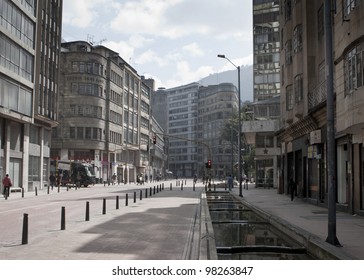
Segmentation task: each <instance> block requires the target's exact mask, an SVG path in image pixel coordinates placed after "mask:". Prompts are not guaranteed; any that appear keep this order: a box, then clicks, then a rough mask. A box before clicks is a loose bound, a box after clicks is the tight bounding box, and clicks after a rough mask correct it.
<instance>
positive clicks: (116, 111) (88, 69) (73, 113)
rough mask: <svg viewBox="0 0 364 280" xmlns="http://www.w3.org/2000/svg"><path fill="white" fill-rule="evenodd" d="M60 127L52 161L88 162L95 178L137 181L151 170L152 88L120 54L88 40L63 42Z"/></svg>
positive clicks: (57, 129) (53, 143) (53, 139)
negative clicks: (114, 175)
mask: <svg viewBox="0 0 364 280" xmlns="http://www.w3.org/2000/svg"><path fill="white" fill-rule="evenodd" d="M61 81H62V86H61V87H60V102H59V106H60V118H59V126H58V127H57V128H55V129H53V134H52V141H53V142H52V158H53V159H58V160H65V161H85V162H89V163H92V164H93V166H94V171H95V174H96V178H98V181H100V182H107V181H108V180H110V178H111V176H112V175H113V174H116V175H117V178H118V180H119V182H125V183H127V182H136V177H137V175H140V174H143V175H145V173H146V172H147V171H148V170H149V169H148V167H149V166H150V153H149V148H150V137H151V128H152V122H151V109H150V98H151V92H152V88H151V86H152V85H151V84H150V81H147V80H144V77H140V76H139V75H138V73H137V71H136V70H135V69H133V68H132V67H131V66H130V65H129V64H128V63H126V62H125V61H124V60H123V59H122V58H121V57H120V56H119V55H118V53H116V52H114V51H112V50H110V49H108V48H106V47H104V46H93V45H91V44H90V43H88V42H84V41H76V42H68V43H63V44H62V55H61Z"/></svg>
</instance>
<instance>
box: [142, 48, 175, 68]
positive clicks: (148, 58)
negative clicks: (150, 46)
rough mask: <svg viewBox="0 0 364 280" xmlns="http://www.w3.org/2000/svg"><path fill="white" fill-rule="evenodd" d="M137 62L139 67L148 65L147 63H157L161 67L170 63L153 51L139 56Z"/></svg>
mask: <svg viewBox="0 0 364 280" xmlns="http://www.w3.org/2000/svg"><path fill="white" fill-rule="evenodd" d="M135 62H136V63H137V65H142V64H147V63H157V64H158V65H159V66H165V65H167V64H168V62H167V61H166V60H165V59H162V58H160V57H158V55H157V53H156V52H154V51H152V50H147V51H146V52H144V53H142V54H141V55H139V56H138V57H137V58H136V59H135Z"/></svg>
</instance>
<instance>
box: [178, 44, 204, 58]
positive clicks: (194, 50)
mask: <svg viewBox="0 0 364 280" xmlns="http://www.w3.org/2000/svg"><path fill="white" fill-rule="evenodd" d="M183 49H184V50H185V51H187V52H188V53H189V54H191V55H192V56H201V55H203V54H204V52H203V51H202V50H201V48H200V47H199V45H198V44H197V43H191V44H188V45H185V46H184V47H183Z"/></svg>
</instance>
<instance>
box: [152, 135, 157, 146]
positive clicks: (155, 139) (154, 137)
mask: <svg viewBox="0 0 364 280" xmlns="http://www.w3.org/2000/svg"><path fill="white" fill-rule="evenodd" d="M153 144H157V135H156V134H154V135H153Z"/></svg>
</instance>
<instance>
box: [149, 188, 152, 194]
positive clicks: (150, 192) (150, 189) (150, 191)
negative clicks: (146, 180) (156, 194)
mask: <svg viewBox="0 0 364 280" xmlns="http://www.w3.org/2000/svg"><path fill="white" fill-rule="evenodd" d="M149 196H152V187H150V188H149Z"/></svg>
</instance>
